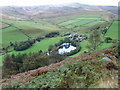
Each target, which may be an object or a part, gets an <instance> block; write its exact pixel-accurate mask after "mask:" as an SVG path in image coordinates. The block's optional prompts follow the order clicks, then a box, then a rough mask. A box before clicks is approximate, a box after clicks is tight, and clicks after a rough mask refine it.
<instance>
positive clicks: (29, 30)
mask: <svg viewBox="0 0 120 90" xmlns="http://www.w3.org/2000/svg"><path fill="white" fill-rule="evenodd" d="M2 22H3V23H5V24H9V25H11V26H9V27H6V28H3V29H2V35H3V36H2V40H3V42H2V45H3V47H7V46H8V45H9V43H10V42H13V43H14V42H20V41H25V40H28V38H29V37H31V38H35V37H38V36H41V35H42V36H44V35H45V34H46V33H49V32H53V31H59V32H60V33H72V32H73V31H75V30H76V31H77V32H78V34H84V33H85V32H86V30H87V31H88V32H89V30H88V28H89V27H91V26H93V25H96V24H98V23H102V22H105V21H104V20H102V18H101V15H71V16H64V17H55V18H52V19H50V18H45V19H39V20H38V21H15V20H3V21H2ZM117 24H118V21H114V22H113V24H112V26H111V27H110V28H109V30H108V32H107V34H106V35H105V37H108V36H109V37H112V38H113V39H117V37H116V36H117V32H118V26H117ZM86 28H87V29H86ZM87 34H89V33H87ZM63 38H65V37H55V38H46V39H44V40H42V41H41V42H38V43H35V44H34V45H33V46H32V47H31V48H29V49H27V50H24V51H12V52H10V53H9V54H12V53H14V54H18V53H30V52H38V51H39V50H42V51H47V50H48V48H49V46H50V45H54V44H55V43H57V42H59V41H60V40H61V39H63ZM88 44H89V42H88V41H87V40H85V41H83V42H80V46H81V47H82V48H81V51H80V52H78V53H77V54H75V55H72V56H71V57H75V56H79V55H80V54H82V53H84V52H85V51H88V48H86V47H87V45H88ZM112 45H113V44H112V43H109V44H107V43H103V44H102V45H101V46H100V47H99V48H98V49H97V50H102V49H104V48H107V47H110V46H112ZM0 61H1V60H0Z"/></svg>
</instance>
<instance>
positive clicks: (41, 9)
mask: <svg viewBox="0 0 120 90" xmlns="http://www.w3.org/2000/svg"><path fill="white" fill-rule="evenodd" d="M0 8H1V9H2V13H0V15H1V16H2V18H3V19H15V20H31V19H33V18H43V17H48V18H49V17H50V18H51V17H59V16H61V15H70V14H78V13H79V14H96V13H99V14H102V15H107V16H109V15H110V16H111V15H112V16H114V17H116V16H117V14H118V13H117V10H118V9H117V7H115V6H92V5H86V4H80V3H67V4H60V5H43V6H22V7H17V6H3V7H0ZM114 19H115V18H114Z"/></svg>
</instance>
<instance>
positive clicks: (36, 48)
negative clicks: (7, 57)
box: [10, 36, 67, 54]
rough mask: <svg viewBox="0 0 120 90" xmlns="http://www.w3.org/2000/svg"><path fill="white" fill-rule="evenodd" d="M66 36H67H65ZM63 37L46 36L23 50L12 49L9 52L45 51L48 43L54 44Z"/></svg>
mask: <svg viewBox="0 0 120 90" xmlns="http://www.w3.org/2000/svg"><path fill="white" fill-rule="evenodd" d="M65 37H67V36H65ZM65 37H54V38H46V39H44V40H42V41H40V42H37V43H35V44H33V46H32V47H31V48H29V49H27V50H24V51H12V52H10V54H19V53H21V54H22V53H32V52H38V51H40V50H42V51H43V52H44V51H47V50H48V48H49V46H50V45H54V44H55V43H57V42H59V41H60V40H62V39H64V38H65Z"/></svg>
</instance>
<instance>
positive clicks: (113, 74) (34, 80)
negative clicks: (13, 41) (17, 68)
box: [0, 47, 119, 88]
mask: <svg viewBox="0 0 120 90" xmlns="http://www.w3.org/2000/svg"><path fill="white" fill-rule="evenodd" d="M116 50H117V47H111V48H108V49H105V50H101V51H97V52H92V53H86V54H82V55H81V56H77V57H74V58H67V59H65V60H63V61H61V62H59V63H56V64H51V65H49V66H45V67H41V68H38V69H35V70H31V71H28V72H25V73H20V74H17V75H13V76H11V78H10V79H3V80H1V81H0V83H1V85H3V87H4V88H6V87H7V88H19V87H22V88H33V87H34V88H57V87H60V88H76V87H78V88H90V87H92V88H118V81H117V80H118V76H117V75H118V67H119V66H118V53H117V51H116ZM105 58H106V59H105ZM100 63H101V64H100ZM84 69H85V71H84ZM81 70H82V71H81ZM61 75H63V76H61ZM83 75H84V76H83ZM86 75H87V77H86V78H85V76H86ZM94 75H95V76H94ZM93 76H94V77H93ZM65 77H66V79H65ZM47 78H48V79H47ZM67 78H68V79H67ZM70 78H72V79H73V80H72V79H70ZM83 78H85V79H84V80H83ZM63 80H64V81H63ZM69 80H70V81H69ZM71 80H72V81H71ZM91 80H92V81H91ZM43 81H44V82H43ZM111 81H112V82H111ZM23 82H24V84H22V83H23ZM78 82H80V83H78ZM59 83H61V84H59ZM77 84H78V85H77ZM6 85H7V86H6ZM71 85H72V86H71Z"/></svg>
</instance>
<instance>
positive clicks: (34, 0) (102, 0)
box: [0, 0, 119, 6]
mask: <svg viewBox="0 0 120 90" xmlns="http://www.w3.org/2000/svg"><path fill="white" fill-rule="evenodd" d="M69 2H79V3H82V4H89V5H109V6H118V2H119V0H0V6H11V5H15V6H38V5H48V4H53V5H55V4H64V3H69Z"/></svg>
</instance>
